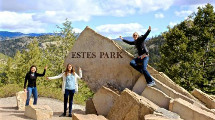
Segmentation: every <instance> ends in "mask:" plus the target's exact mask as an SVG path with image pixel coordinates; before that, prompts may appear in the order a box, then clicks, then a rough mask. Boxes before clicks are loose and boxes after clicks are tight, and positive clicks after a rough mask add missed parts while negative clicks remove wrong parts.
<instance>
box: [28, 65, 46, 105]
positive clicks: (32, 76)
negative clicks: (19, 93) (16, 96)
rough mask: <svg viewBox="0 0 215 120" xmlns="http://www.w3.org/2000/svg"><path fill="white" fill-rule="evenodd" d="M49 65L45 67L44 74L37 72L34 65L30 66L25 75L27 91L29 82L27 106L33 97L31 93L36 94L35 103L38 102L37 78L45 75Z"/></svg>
mask: <svg viewBox="0 0 215 120" xmlns="http://www.w3.org/2000/svg"><path fill="white" fill-rule="evenodd" d="M46 69H47V67H45V68H44V71H43V74H39V73H37V67H36V66H34V65H32V66H31V68H30V71H29V72H28V73H27V74H26V76H25V82H24V91H25V92H26V83H27V82H28V87H27V99H26V106H28V105H29V100H30V98H31V94H33V96H34V103H33V104H34V105H36V104H37V95H38V94H37V86H36V80H37V77H41V76H44V75H45V73H46Z"/></svg>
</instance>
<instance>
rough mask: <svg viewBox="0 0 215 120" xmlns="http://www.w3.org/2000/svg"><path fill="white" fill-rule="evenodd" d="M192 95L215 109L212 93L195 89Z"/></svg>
mask: <svg viewBox="0 0 215 120" xmlns="http://www.w3.org/2000/svg"><path fill="white" fill-rule="evenodd" d="M192 95H194V96H195V97H196V98H198V99H199V100H200V101H202V102H203V103H204V104H206V106H207V107H208V108H210V109H215V99H213V98H212V97H211V96H210V95H208V94H206V93H204V92H202V91H201V90H199V89H196V88H195V89H194V90H193V91H192Z"/></svg>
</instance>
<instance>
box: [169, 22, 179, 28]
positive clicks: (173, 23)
mask: <svg viewBox="0 0 215 120" xmlns="http://www.w3.org/2000/svg"><path fill="white" fill-rule="evenodd" d="M177 24H178V22H170V23H169V26H170V27H174V26H175V25H177Z"/></svg>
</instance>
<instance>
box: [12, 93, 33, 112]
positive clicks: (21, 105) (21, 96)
mask: <svg viewBox="0 0 215 120" xmlns="http://www.w3.org/2000/svg"><path fill="white" fill-rule="evenodd" d="M26 99H27V93H26V92H24V91H19V92H17V93H16V101H17V107H18V110H25V104H26ZM29 105H33V100H32V99H30V101H29Z"/></svg>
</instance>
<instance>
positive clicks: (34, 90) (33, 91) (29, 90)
mask: <svg viewBox="0 0 215 120" xmlns="http://www.w3.org/2000/svg"><path fill="white" fill-rule="evenodd" d="M31 94H33V96H34V103H33V105H36V104H37V96H38V94H37V87H28V88H27V99H26V104H25V105H26V106H28V105H29V101H30V98H31Z"/></svg>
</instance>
